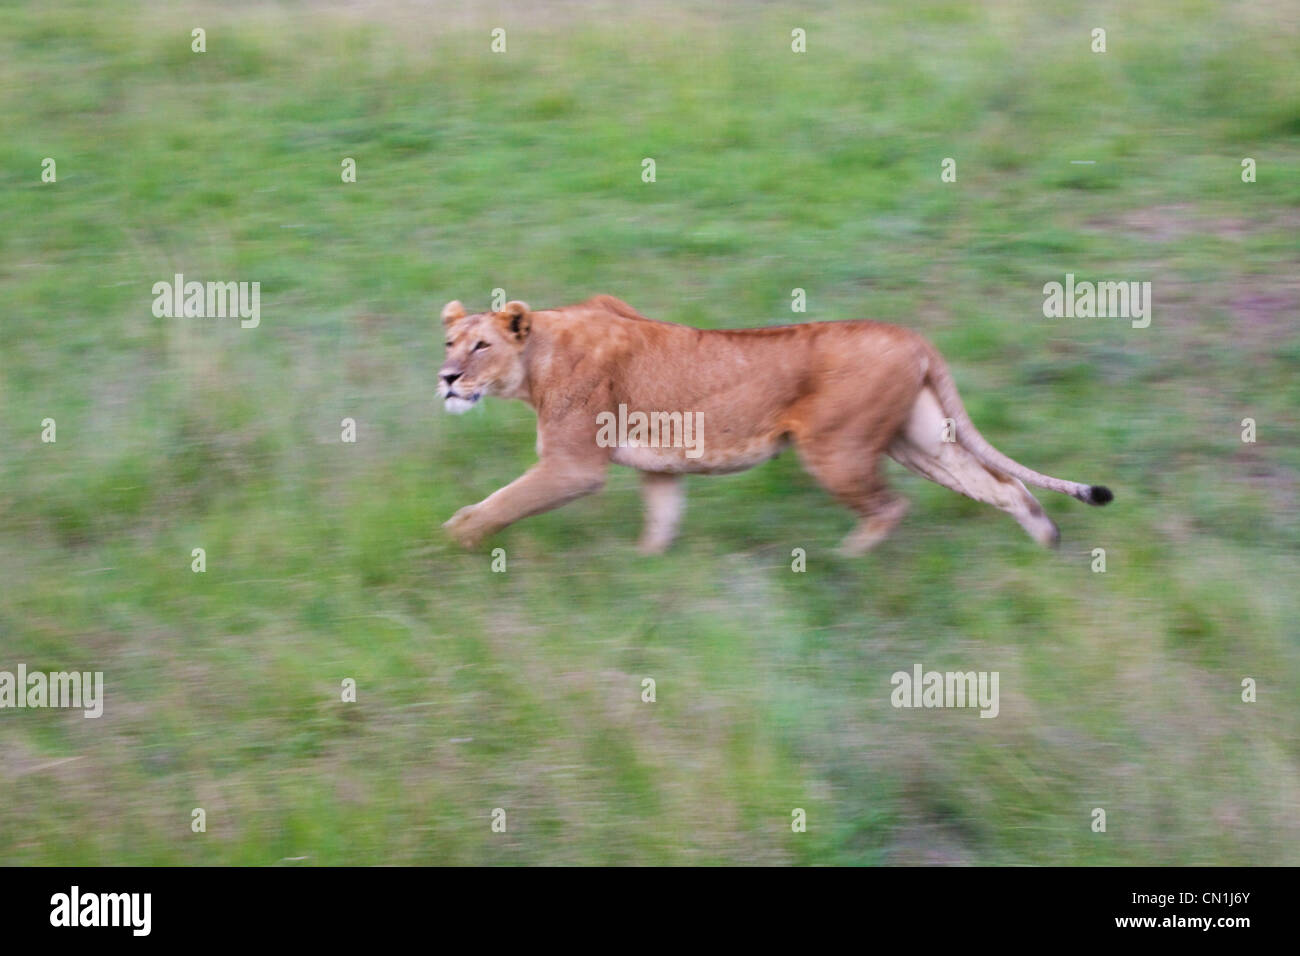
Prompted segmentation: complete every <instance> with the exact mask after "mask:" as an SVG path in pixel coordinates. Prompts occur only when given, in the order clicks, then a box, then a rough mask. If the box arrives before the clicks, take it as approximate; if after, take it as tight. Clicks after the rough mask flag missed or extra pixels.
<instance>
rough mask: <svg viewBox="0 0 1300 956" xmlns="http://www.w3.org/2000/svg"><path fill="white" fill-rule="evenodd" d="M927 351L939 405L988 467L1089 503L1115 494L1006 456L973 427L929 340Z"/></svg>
mask: <svg viewBox="0 0 1300 956" xmlns="http://www.w3.org/2000/svg"><path fill="white" fill-rule="evenodd" d="M927 353H928V354H927V358H928V359H929V371H928V372H927V373H926V380H927V381H928V382H929V384H930V387H931V388H933V389H934V391H935V394H936V395H937V396H938V398H939V405H940V407H941V408H942V409H943V411H944V414H945V415H947V416H948V417H949V418H951V419H952V420H953V423H954V424H955V425H956V426H957V434H956V438H957V442H958V443H959V444H960V445H961V446H962V447H963V448H965V449H966V450H967V451H969V452H970V453H971V454H972V455H974V456H975V457H976V458H978V459H979V460H980V461H981V462H983V463H984V464H985V465H987V466H988V467H990V468H996V469H997V470H998V471H1001V472H1005V473H1006V474H1008V475H1011V476H1012V477H1015V478H1019V479H1020V480H1021V481H1023V482H1026V483H1028V484H1031V485H1036V486H1038V487H1039V488H1046V489H1048V490H1049V491H1059V492H1060V493H1061V494H1063V495H1070V496H1071V497H1072V498H1078V499H1079V500H1080V501H1085V502H1087V503H1088V504H1090V505H1104V504H1106V503H1107V502H1109V501H1111V500H1112V499H1113V498H1114V497H1115V496H1114V495H1113V494H1112V493H1111V490H1110V489H1109V488H1107V487H1106V486H1105V485H1086V484H1083V483H1081V482H1078V481H1065V480H1064V479H1061V478H1053V477H1052V476H1051V475H1044V474H1042V473H1040V472H1037V471H1034V470H1033V469H1032V468H1026V467H1025V466H1024V465H1022V464H1020V462H1018V461H1015V460H1014V459H1011V458H1008V457H1007V456H1006V455H1004V454H1002V452H1000V451H998V450H997V449H996V448H994V447H993V446H992V445H990V444H989V443H988V441H986V440H985V438H984V436H983V435H981V434H980V433H979V431H978V430H977V429H976V428H975V425H974V424H973V423H972V422H971V420H970V416H969V415H967V414H966V407H965V406H964V405H962V403H961V396H959V395H958V394H957V383H956V382H954V381H953V379H952V375H951V374H950V373H949V372H948V366H947V364H946V363H945V362H944V360H943V358H942V357H940V355H939V353H938V351H937V350H936V349H934V348H933V347H932V346H929V344H928V343H927Z"/></svg>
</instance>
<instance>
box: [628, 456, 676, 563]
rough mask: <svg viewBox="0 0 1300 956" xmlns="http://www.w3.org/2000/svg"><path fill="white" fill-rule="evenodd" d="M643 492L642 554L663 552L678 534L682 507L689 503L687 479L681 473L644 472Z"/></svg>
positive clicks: (639, 545) (640, 546)
mask: <svg viewBox="0 0 1300 956" xmlns="http://www.w3.org/2000/svg"><path fill="white" fill-rule="evenodd" d="M641 496H642V498H643V499H644V500H645V530H643V531H642V532H641V541H640V543H639V544H638V548H639V549H640V551H641V553H642V554H662V553H663V552H664V551H666V550H668V546H669V545H670V544H672V543H673V539H674V538H675V537H677V527H678V525H680V524H681V520H682V511H683V510H684V509H685V507H686V482H685V479H684V478H683V477H682V476H681V475H672V474H666V473H663V472H655V471H643V472H641Z"/></svg>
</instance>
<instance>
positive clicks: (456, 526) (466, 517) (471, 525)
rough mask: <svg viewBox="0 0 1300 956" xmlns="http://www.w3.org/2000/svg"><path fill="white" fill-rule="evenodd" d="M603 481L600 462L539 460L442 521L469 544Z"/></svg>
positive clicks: (587, 491)
mask: <svg viewBox="0 0 1300 956" xmlns="http://www.w3.org/2000/svg"><path fill="white" fill-rule="evenodd" d="M604 484H605V464H604V462H600V463H599V464H597V463H591V464H583V465H576V464H572V463H563V464H561V463H559V462H555V461H541V462H538V463H537V464H536V465H534V466H533V467H532V468H530V469H528V471H526V472H524V474H522V475H520V476H519V477H518V478H516V479H515V480H514V481H512V482H510V484H508V485H506V486H505V487H504V488H502V489H500V490H499V491H494V492H493V493H492V494H490V495H488V496H487V497H486V498H484V499H483V500H482V501H480V502H479V503H478V504H476V505H469V506H468V507H466V508H461V509H460V510H459V511H457V512H456V513H455V514H454V515H452V517H451V520H449V521H448V522H447V523H446V524H444V525H443V527H444V528H446V529H447V533H448V534H450V535H451V536H452V537H453V538H455V539H456V541H457V542H459V543H460V544H461V545H462V546H463V547H466V548H473V547H474V546H475V545H477V544H478V543H479V542H480V541H482V540H483V539H484V538H485V537H487V536H488V535H490V534H495V533H496V532H498V531H500V530H501V529H502V528H504V527H506V526H507V525H510V524H514V523H515V522H516V521H518V520H519V519H520V518H527V517H528V516H529V515H535V514H540V513H541V512H543V511H550V510H551V509H552V508H558V507H559V506H560V505H562V504H567V503H568V502H570V501H572V500H573V499H575V498H581V497H582V496H583V495H589V494H592V493H594V492H597V491H599V490H600V489H601V488H602V487H604Z"/></svg>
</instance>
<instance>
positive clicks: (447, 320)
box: [442, 299, 465, 328]
mask: <svg viewBox="0 0 1300 956" xmlns="http://www.w3.org/2000/svg"><path fill="white" fill-rule="evenodd" d="M463 318H465V307H464V306H463V305H461V304H460V299H452V300H451V301H450V302H448V303H447V304H446V305H444V306H443V307H442V324H443V325H445V326H447V327H448V328H450V327H451V326H453V325H455V324H456V323H457V322H459V321H460V320H461V319H463Z"/></svg>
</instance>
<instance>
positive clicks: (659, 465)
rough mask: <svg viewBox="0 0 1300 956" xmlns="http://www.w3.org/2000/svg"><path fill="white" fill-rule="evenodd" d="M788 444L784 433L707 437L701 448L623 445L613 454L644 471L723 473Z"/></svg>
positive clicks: (757, 461) (765, 457)
mask: <svg viewBox="0 0 1300 956" xmlns="http://www.w3.org/2000/svg"><path fill="white" fill-rule="evenodd" d="M788 445H789V442H788V441H787V440H786V438H785V437H784V436H782V435H767V436H756V437H753V438H749V439H747V440H741V441H729V442H727V443H725V444H723V443H720V442H716V441H710V440H709V438H708V436H705V439H704V440H703V441H702V442H701V443H700V446H699V447H698V448H692V449H686V448H648V447H644V446H622V447H618V448H615V449H614V450H613V454H612V456H611V457H612V459H613V461H614V463H615V464H616V465H626V466H627V467H629V468H639V469H640V470H642V471H665V472H671V473H680V474H713V475H723V474H728V473H730V472H736V471H744V470H745V469H747V468H753V467H754V466H755V465H761V464H762V463H763V462H765V461H767V460H768V459H769V458H774V457H776V456H777V455H779V454H780V453H781V452H782V450H784V449H785V448H786V447H787V446H788ZM697 453H698V454H697Z"/></svg>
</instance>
